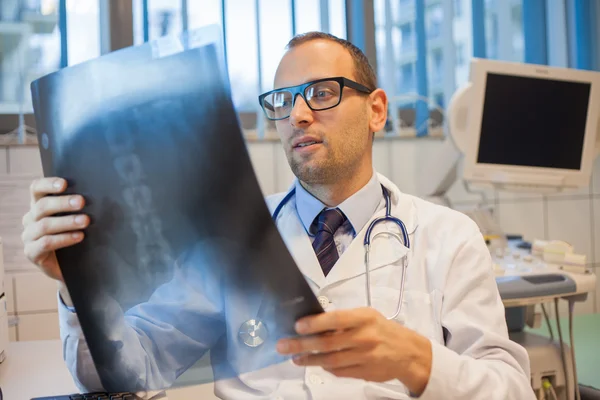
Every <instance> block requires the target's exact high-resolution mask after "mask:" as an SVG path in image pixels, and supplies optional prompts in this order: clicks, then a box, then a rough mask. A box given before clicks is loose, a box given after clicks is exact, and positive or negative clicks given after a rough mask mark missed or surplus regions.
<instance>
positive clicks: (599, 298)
mask: <svg viewBox="0 0 600 400" xmlns="http://www.w3.org/2000/svg"><path fill="white" fill-rule="evenodd" d="M594 273H595V274H596V293H595V297H596V308H595V309H594V312H595V313H600V263H597V264H596V268H594Z"/></svg>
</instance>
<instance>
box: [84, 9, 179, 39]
mask: <svg viewBox="0 0 600 400" xmlns="http://www.w3.org/2000/svg"><path fill="white" fill-rule="evenodd" d="M75 1H77V0H75ZM148 26H149V29H150V31H149V37H150V40H153V39H158V38H159V37H162V36H167V35H171V34H174V33H179V32H181V29H182V16H181V1H180V0H148Z"/></svg>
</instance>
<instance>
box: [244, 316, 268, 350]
mask: <svg viewBox="0 0 600 400" xmlns="http://www.w3.org/2000/svg"><path fill="white" fill-rule="evenodd" d="M238 335H239V337H240V339H241V340H242V342H244V344H245V345H246V346H248V347H258V346H260V345H261V344H263V343H264V342H265V341H266V340H267V337H268V336H269V331H268V330H267V327H266V325H265V324H264V323H263V322H262V321H261V320H258V319H249V320H248V321H246V322H244V323H243V324H242V325H241V326H240V331H239V333H238Z"/></svg>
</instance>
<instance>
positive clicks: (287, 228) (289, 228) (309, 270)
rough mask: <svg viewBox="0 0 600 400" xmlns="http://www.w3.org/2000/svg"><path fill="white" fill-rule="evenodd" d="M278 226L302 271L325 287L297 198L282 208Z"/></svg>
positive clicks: (318, 284)
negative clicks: (299, 214)
mask: <svg viewBox="0 0 600 400" xmlns="http://www.w3.org/2000/svg"><path fill="white" fill-rule="evenodd" d="M278 226H279V231H280V233H281V236H282V238H283V241H284V242H285V244H286V246H287V248H288V250H289V251H290V253H291V255H292V257H293V258H294V260H295V261H296V264H297V265H298V269H300V272H302V274H303V275H304V276H305V277H306V278H307V279H309V280H310V281H312V283H314V284H315V285H316V286H318V287H319V288H321V287H323V285H324V284H325V275H324V274H323V270H322V269H321V265H320V264H319V260H318V259H317V256H316V255H315V251H314V249H313V247H312V244H311V242H310V239H309V237H308V234H307V233H306V230H305V229H304V226H303V225H302V222H301V221H300V217H299V216H298V212H297V211H296V199H295V198H292V199H290V201H289V203H288V204H287V205H286V206H285V207H284V208H283V209H282V210H281V217H280V219H279V221H278Z"/></svg>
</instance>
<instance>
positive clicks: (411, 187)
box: [388, 140, 421, 194]
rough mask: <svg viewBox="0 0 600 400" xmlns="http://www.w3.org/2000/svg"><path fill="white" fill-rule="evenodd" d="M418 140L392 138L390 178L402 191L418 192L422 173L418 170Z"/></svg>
mask: <svg viewBox="0 0 600 400" xmlns="http://www.w3.org/2000/svg"><path fill="white" fill-rule="evenodd" d="M418 144H419V141H418V140H390V145H391V146H392V153H391V156H390V157H391V167H392V171H391V173H390V175H391V176H389V177H388V178H390V179H391V180H392V181H393V182H394V183H395V184H396V186H398V188H399V189H400V191H402V192H404V193H408V194H415V193H416V192H417V184H416V183H417V180H418V179H419V178H420V175H421V174H420V173H418V170H417V146H418Z"/></svg>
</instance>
